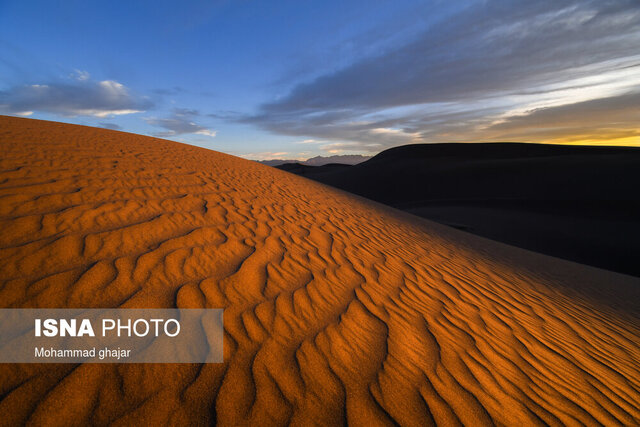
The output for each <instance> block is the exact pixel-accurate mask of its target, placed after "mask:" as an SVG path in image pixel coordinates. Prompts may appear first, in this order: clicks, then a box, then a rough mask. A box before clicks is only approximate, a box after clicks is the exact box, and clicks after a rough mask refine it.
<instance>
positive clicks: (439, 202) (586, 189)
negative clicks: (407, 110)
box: [279, 143, 640, 276]
mask: <svg viewBox="0 0 640 427" xmlns="http://www.w3.org/2000/svg"><path fill="white" fill-rule="evenodd" d="M279 168H280V169H283V170H286V171H289V172H292V173H295V174H298V175H302V176H305V177H307V178H310V179H313V180H316V181H319V182H322V183H325V184H328V185H331V186H333V187H337V188H340V189H343V190H346V191H349V192H351V193H355V194H358V195H360V196H363V197H366V198H369V199H372V200H375V201H378V202H381V203H384V204H387V205H390V206H393V207H395V208H398V209H402V210H404V211H406V212H409V213H412V214H415V215H418V216H421V217H423V218H427V219H430V220H433V221H437V222H439V223H442V224H445V225H449V226H452V227H455V228H458V229H461V230H464V231H468V232H470V233H474V234H477V235H480V236H483V237H487V238H490V239H493V240H497V241H500V242H504V243H507V244H510V245H514V246H518V247H522V248H525V249H529V250H533V251H536V252H540V253H544V254H547V255H552V256H556V257H559V258H564V259H568V260H571V261H575V262H579V263H582V264H587V265H592V266H595V267H600V268H604V269H607V270H612V271H617V272H621V273H626V274H630V275H634V276H640V243H639V242H640V149H638V148H627V147H586V146H562V145H544V144H522V143H478V144H418V145H406V146H402V147H396V148H392V149H389V150H386V151H384V152H382V153H380V154H378V155H377V156H375V157H373V158H372V159H370V160H368V161H366V162H364V163H361V164H358V165H355V166H348V165H338V164H329V165H325V166H319V167H314V166H307V165H301V164H297V163H293V164H285V165H281V166H279Z"/></svg>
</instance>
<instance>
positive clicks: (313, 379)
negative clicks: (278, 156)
mask: <svg viewBox="0 0 640 427" xmlns="http://www.w3.org/2000/svg"><path fill="white" fill-rule="evenodd" d="M0 147H1V152H2V156H1V157H0V224H1V225H0V229H1V230H2V233H1V235H0V281H1V282H0V283H1V288H0V301H1V304H2V306H3V307H130V308H133V307H136V308H157V307H180V308H201V307H209V308H218V307H220V308H224V309H225V312H224V323H225V331H226V332H225V342H224V345H225V348H224V354H225V363H224V364H209V365H184V364H183V365H90V364H86V365H26V364H25V365H1V366H0V386H1V399H2V400H1V401H0V424H2V425H15V424H20V423H31V424H33V425H40V424H50V425H84V424H88V423H90V424H99V425H104V424H109V423H113V424H115V425H132V424H134V425H140V426H142V425H159V424H174V425H179V424H189V423H190V424H206V423H215V422H218V423H220V424H222V425H238V424H254V425H281V424H288V423H292V424H294V425H309V424H315V425H334V424H341V423H345V422H348V423H350V424H353V425H366V426H370V425H393V424H394V423H398V424H401V425H406V426H411V425H415V426H424V425H431V424H441V425H458V424H465V425H491V424H506V425H544V424H550V425H562V424H565V425H578V424H587V425H594V424H598V423H601V424H605V425H616V424H621V425H637V424H638V423H640V314H639V313H640V310H639V305H640V304H639V301H640V293H639V292H638V290H639V289H640V280H639V279H635V278H632V277H629V276H624V275H618V274H614V273H609V272H605V271H603V270H597V269H593V268H589V267H584V266H580V265H578V264H573V263H570V262H566V261H560V260H557V259H554V258H550V257H545V256H541V255H537V254H534V253H531V252H527V251H524V250H519V249H515V248H511V247H508V246H505V245H501V244H498V243H494V242H491V241H489V240H484V239H481V238H478V237H474V236H471V235H468V234H466V233H463V232H459V231H455V230H452V229H449V228H446V227H443V226H439V225H436V224H434V223H431V222H428V221H425V220H421V219H418V218H416V217H412V216H410V215H407V214H403V213H400V212H399V211H395V210H393V209H390V208H386V207H383V206H382V205H378V204H375V203H373V202H369V201H366V200H364V199H361V198H358V197H355V196H351V195H349V194H347V193H344V192H340V191H338V190H334V189H332V188H330V187H326V186H323V185H321V184H317V183H314V182H312V181H309V180H306V179H304V178H301V177H298V176H294V175H291V174H288V173H286V172H283V171H279V170H276V169H273V168H270V167H267V166H263V165H260V164H257V163H254V162H250V161H246V160H242V159H239V158H236V157H232V156H229V155H225V154H221V153H217V152H214V151H209V150H205V149H202V148H197V147H191V146H188V145H183V144H179V143H175V142H169V141H164V140H159V139H155V138H150V137H144V136H137V135H132V134H126V133H121V132H115V131H109V130H103V129H94V128H88V127H82V126H73V125H66V124H58V123H50V122H42V121H35V120H28V119H19V118H9V117H1V118H0ZM417 185H418V183H417Z"/></svg>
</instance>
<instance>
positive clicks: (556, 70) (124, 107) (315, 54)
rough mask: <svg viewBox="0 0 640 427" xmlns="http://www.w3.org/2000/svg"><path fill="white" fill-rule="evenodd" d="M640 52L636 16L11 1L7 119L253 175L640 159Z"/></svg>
mask: <svg viewBox="0 0 640 427" xmlns="http://www.w3.org/2000/svg"><path fill="white" fill-rule="evenodd" d="M639 47H640V3H639V2H637V1H635V0H628V1H624V0H618V1H614V0H612V1H606V0H598V1H586V0H585V1H568V0H567V1H564V0H557V1H546V0H541V1H536V2H515V1H466V2H464V1H460V2H448V1H423V2H402V1H375V0H369V1H347V2H344V1H300V0H299V1H282V2H280V1H273V2H265V1H249V0H242V1H217V2H167V1H153V2H152V1H148V2H146V1H140V2H137V1H131V2H129V1H127V2H118V1H111V2H109V1H105V2H92V1H61V2H51V1H41V2H39V1H30V2H27V1H4V0H0V114H11V115H21V116H25V117H32V118H41V119H46V120H56V121H65V122H70V123H78V124H86V125H90V126H103V127H111V128H115V129H121V130H124V131H128V132H134V133H141V134H147V135H154V136H159V137H163V138H167V139H172V140H178V141H182V142H187V143H191V144H195V145H200V146H203V147H207V148H211V149H215V150H219V151H224V152H228V153H231V154H235V155H241V156H244V157H248V158H254V159H269V158H300V159H302V158H308V157H312V156H315V155H330V154H355V153H360V154H373V153H376V152H379V151H381V150H384V149H386V148H389V147H391V146H395V145H401V144H407V143H417V142H444V141H460V142H470V141H501V140H507V141H527V142H550V143H590V144H619V145H640V130H639V129H638V125H637V122H638V120H637V118H638V117H640V109H639V106H640V49H639Z"/></svg>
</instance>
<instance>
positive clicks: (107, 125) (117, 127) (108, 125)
mask: <svg viewBox="0 0 640 427" xmlns="http://www.w3.org/2000/svg"><path fill="white" fill-rule="evenodd" d="M98 124H99V125H100V126H101V127H103V128H105V129H113V130H122V126H120V125H117V124H115V123H109V122H100V123H98Z"/></svg>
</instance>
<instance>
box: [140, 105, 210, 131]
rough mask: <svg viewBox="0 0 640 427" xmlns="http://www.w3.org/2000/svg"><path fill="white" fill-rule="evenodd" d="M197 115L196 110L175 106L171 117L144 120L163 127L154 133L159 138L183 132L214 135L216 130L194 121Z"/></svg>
mask: <svg viewBox="0 0 640 427" xmlns="http://www.w3.org/2000/svg"><path fill="white" fill-rule="evenodd" d="M199 115H200V113H199V112H198V111H197V110H193V109H187V108H176V109H174V111H173V114H172V115H171V117H167V118H157V117H148V118H145V119H144V120H145V121H146V122H147V123H149V124H150V125H152V126H157V127H160V128H163V129H165V131H162V132H157V133H155V134H154V135H155V136H158V137H161V138H167V137H171V136H177V135H184V134H196V135H205V136H209V137H215V136H216V133H217V131H215V130H213V129H209V128H207V127H205V126H201V125H199V124H197V123H196V122H195V120H196V117H198V116H199Z"/></svg>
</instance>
